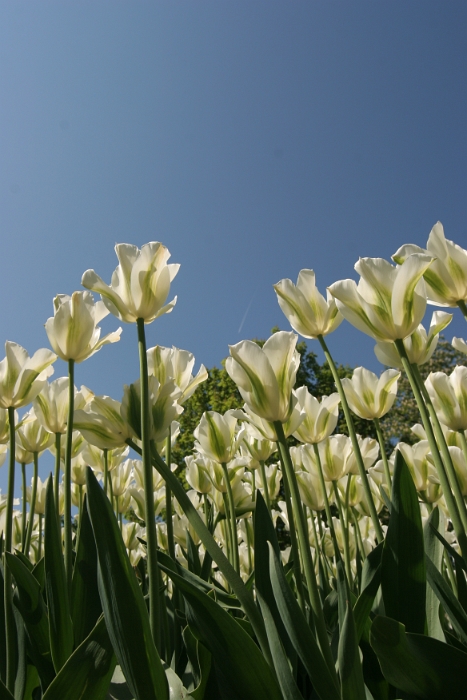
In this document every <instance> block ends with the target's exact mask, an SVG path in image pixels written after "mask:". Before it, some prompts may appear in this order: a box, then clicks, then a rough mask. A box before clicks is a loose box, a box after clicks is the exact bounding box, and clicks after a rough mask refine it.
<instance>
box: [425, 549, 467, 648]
mask: <svg viewBox="0 0 467 700" xmlns="http://www.w3.org/2000/svg"><path fill="white" fill-rule="evenodd" d="M426 575H427V579H428V583H429V584H430V586H431V588H432V590H433V592H434V593H435V595H436V596H437V598H438V600H439V601H440V603H441V604H442V606H443V608H444V610H445V611H446V613H447V615H448V616H449V619H450V620H451V624H452V626H453V628H454V630H455V631H456V633H457V634H458V635H459V638H460V640H461V641H462V643H463V644H467V614H466V613H465V611H464V609H463V607H462V605H461V604H460V603H459V601H458V600H457V598H456V596H455V595H454V593H453V592H452V588H451V587H450V586H449V585H448V584H447V583H446V581H445V580H444V578H443V577H442V575H441V574H440V573H439V571H438V569H437V568H436V566H435V565H434V564H433V562H432V561H431V559H430V558H429V557H427V558H426Z"/></svg>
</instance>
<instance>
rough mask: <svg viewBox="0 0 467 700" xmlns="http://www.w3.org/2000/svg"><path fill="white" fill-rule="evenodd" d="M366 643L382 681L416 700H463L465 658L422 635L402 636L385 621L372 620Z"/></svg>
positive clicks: (466, 676)
mask: <svg viewBox="0 0 467 700" xmlns="http://www.w3.org/2000/svg"><path fill="white" fill-rule="evenodd" d="M370 642H371V646H372V647H373V649H374V651H375V652H376V655H377V656H378V659H379V662H380V664H381V668H382V671H383V673H384V676H385V678H386V679H387V680H388V681H389V683H391V685H393V686H394V687H396V688H398V689H399V690H400V691H402V692H403V693H407V694H410V695H411V696H414V697H416V698H419V700H446V698H449V700H464V699H465V688H466V685H467V654H466V653H464V652H462V651H459V650H458V649H455V648H454V647H452V646H450V645H448V644H445V643H443V642H440V641H439V640H438V639H432V638H431V637H426V636H425V635H422V634H412V633H406V631H405V627H404V625H403V624H401V623H400V622H397V620H392V619H391V618H389V617H380V616H378V617H376V618H375V619H374V621H373V624H372V626H371V632H370Z"/></svg>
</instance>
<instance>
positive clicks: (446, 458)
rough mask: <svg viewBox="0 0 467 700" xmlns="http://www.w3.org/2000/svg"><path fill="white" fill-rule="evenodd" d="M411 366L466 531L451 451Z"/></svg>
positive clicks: (466, 512) (417, 372)
mask: <svg viewBox="0 0 467 700" xmlns="http://www.w3.org/2000/svg"><path fill="white" fill-rule="evenodd" d="M412 368H413V371H414V374H415V378H416V380H417V383H418V385H419V387H420V391H421V394H422V396H423V398H424V400H425V404H426V406H427V408H428V414H429V416H430V419H431V424H432V426H433V432H434V434H435V439H436V442H437V444H438V446H439V448H440V451H441V456H442V458H443V462H444V466H445V467H446V471H447V474H448V479H449V482H450V484H451V488H452V490H453V492H454V498H455V499H456V503H457V507H458V508H459V515H460V519H461V521H462V525H463V528H464V532H466V533H467V508H466V506H465V501H464V496H463V495H462V491H461V489H460V486H459V480H458V478H457V474H456V470H455V468H454V464H453V462H452V457H451V453H450V452H449V447H448V445H447V443H446V438H445V437H444V433H443V430H442V428H441V425H440V422H439V418H438V415H437V413H436V411H435V408H434V406H433V403H432V401H431V397H430V394H429V393H428V390H427V388H426V386H425V383H424V381H423V379H422V376H421V374H420V370H419V368H418V365H415V364H414V365H412Z"/></svg>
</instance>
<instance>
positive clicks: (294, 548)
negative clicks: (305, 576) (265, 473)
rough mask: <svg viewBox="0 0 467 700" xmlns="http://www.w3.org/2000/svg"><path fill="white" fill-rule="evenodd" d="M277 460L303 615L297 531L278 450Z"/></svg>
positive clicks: (284, 469)
mask: <svg viewBox="0 0 467 700" xmlns="http://www.w3.org/2000/svg"><path fill="white" fill-rule="evenodd" d="M279 459H280V461H281V467H282V481H283V484H284V498H285V505H286V508H287V518H288V520H289V534H290V546H291V549H292V561H293V568H294V576H295V583H296V584H297V598H298V603H299V605H300V608H301V610H302V611H303V613H304V614H305V612H306V611H305V591H304V589H303V581H302V570H301V567H300V550H299V546H298V538H297V529H296V523H295V518H294V509H293V507H292V499H291V495H290V484H289V479H288V475H287V472H286V468H285V465H284V463H283V461H282V454H281V452H280V450H279Z"/></svg>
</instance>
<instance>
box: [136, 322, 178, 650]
mask: <svg viewBox="0 0 467 700" xmlns="http://www.w3.org/2000/svg"><path fill="white" fill-rule="evenodd" d="M136 325H137V329H138V350H139V367H140V389H141V446H142V459H143V476H144V502H145V510H146V539H147V563H148V579H149V621H150V626H151V632H152V636H153V639H154V642H155V644H156V647H157V648H158V649H159V651H160V650H161V624H160V622H161V615H160V599H159V567H158V563H157V532H156V517H155V510H154V482H153V474H152V460H151V433H150V423H149V410H150V409H149V381H148V360H147V355H146V335H145V331H144V319H142V318H138V320H137V321H136ZM169 469H170V467H169Z"/></svg>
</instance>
